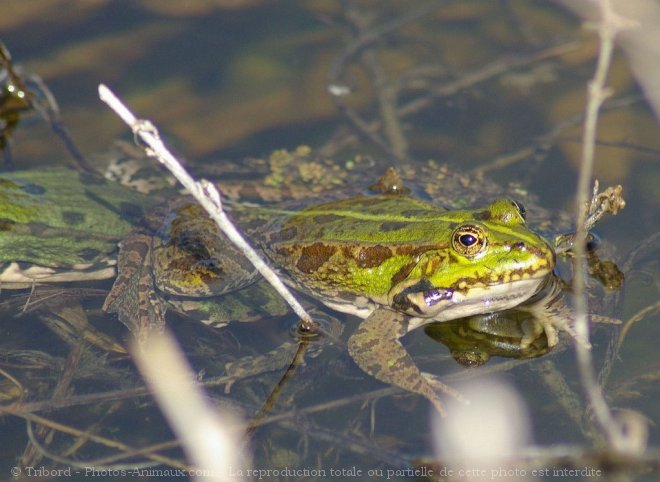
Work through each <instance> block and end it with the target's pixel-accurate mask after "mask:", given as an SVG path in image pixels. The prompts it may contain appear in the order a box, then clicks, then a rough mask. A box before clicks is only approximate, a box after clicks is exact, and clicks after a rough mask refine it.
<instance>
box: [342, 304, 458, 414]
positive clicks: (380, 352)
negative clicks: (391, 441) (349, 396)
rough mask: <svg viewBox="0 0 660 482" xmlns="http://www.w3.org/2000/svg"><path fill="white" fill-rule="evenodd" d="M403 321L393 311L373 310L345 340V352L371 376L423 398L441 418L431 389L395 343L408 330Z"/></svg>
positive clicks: (439, 408)
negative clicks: (346, 348) (346, 343)
mask: <svg viewBox="0 0 660 482" xmlns="http://www.w3.org/2000/svg"><path fill="white" fill-rule="evenodd" d="M407 318H408V317H407V316H406V315H403V314H401V313H396V312H394V311H390V310H385V309H377V310H375V311H374V312H373V313H372V314H371V315H370V316H369V317H368V318H366V319H365V320H364V321H363V322H362V323H361V324H360V326H359V327H358V329H357V330H356V331H355V333H353V335H352V336H351V337H350V338H349V339H348V353H349V354H350V355H351V358H353V360H354V361H355V363H357V365H358V366H359V367H360V368H361V369H362V370H363V371H365V372H366V373H368V374H369V375H371V376H372V377H374V378H376V379H378V380H380V381H382V382H385V383H389V384H391V385H396V386H398V387H401V388H403V389H404V390H407V391H409V392H414V393H418V394H420V395H422V396H423V397H426V398H427V399H428V400H429V401H430V402H431V403H432V404H433V406H434V407H435V408H436V409H437V410H438V412H439V413H440V414H441V415H443V416H444V415H445V414H446V412H445V408H444V405H443V404H442V402H441V401H440V398H439V397H438V394H437V393H436V391H435V389H434V387H433V386H432V385H431V383H429V381H428V380H427V378H425V377H424V376H423V375H422V373H421V372H420V371H419V368H417V365H415V362H414V361H413V359H412V358H411V357H410V354H409V353H408V352H407V351H406V349H405V348H404V347H403V345H401V342H400V341H399V338H401V337H402V336H403V335H405V334H406V333H407V331H408V330H407Z"/></svg>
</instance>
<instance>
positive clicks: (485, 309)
mask: <svg viewBox="0 0 660 482" xmlns="http://www.w3.org/2000/svg"><path fill="white" fill-rule="evenodd" d="M546 280H547V275H544V276H535V277H533V278H528V279H520V280H516V281H511V282H509V283H500V284H496V285H491V286H479V287H474V288H470V290H468V291H467V292H464V293H461V292H460V291H454V292H453V293H452V294H451V297H449V298H448V299H446V300H441V301H439V302H437V303H436V304H434V305H433V306H432V307H429V308H428V310H427V311H426V312H423V313H418V314H415V313H409V314H411V315H413V318H412V319H411V320H410V324H409V327H408V330H414V329H415V328H418V327H419V326H422V325H425V324H427V323H429V322H431V321H448V320H455V319H459V318H464V317H466V316H474V315H481V314H484V313H492V312H496V311H502V310H508V309H510V308H514V307H516V306H518V305H519V304H521V303H523V302H524V301H526V300H528V299H529V298H530V297H532V296H533V295H534V294H536V293H537V292H538V291H539V290H540V289H541V288H542V287H543V286H544V285H545V282H546ZM410 296H411V297H412V296H415V297H420V299H419V300H414V301H413V302H414V303H424V299H423V298H424V294H423V293H416V294H414V295H410Z"/></svg>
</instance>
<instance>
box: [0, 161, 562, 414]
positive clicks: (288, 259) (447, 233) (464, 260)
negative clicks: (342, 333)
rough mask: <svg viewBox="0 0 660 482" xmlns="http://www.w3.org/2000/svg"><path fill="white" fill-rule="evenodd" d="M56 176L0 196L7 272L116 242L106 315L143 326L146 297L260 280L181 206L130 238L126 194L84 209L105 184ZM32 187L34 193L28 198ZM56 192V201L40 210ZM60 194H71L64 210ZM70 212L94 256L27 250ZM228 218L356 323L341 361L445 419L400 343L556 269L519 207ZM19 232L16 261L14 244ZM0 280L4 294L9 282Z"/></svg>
mask: <svg viewBox="0 0 660 482" xmlns="http://www.w3.org/2000/svg"><path fill="white" fill-rule="evenodd" d="M56 172H58V171H53V172H50V173H48V174H47V175H43V176H42V177H38V173H21V174H19V173H16V174H13V175H12V176H7V177H6V178H5V179H4V180H3V182H2V183H0V184H2V185H1V186H0V203H1V204H3V205H4V206H5V207H6V208H7V209H3V212H5V213H9V214H11V215H12V216H13V217H10V218H8V221H7V222H6V223H5V224H6V225H7V226H9V227H10V229H5V230H3V231H2V232H0V258H1V260H2V261H5V262H10V261H21V262H22V265H21V266H22V267H26V266H31V265H40V266H48V267H50V268H52V269H61V270H70V269H74V268H76V269H77V268H79V267H81V266H84V267H86V268H85V269H86V270H89V269H90V268H89V267H90V266H93V265H95V264H96V263H98V262H99V261H100V260H102V259H108V258H112V254H113V251H114V242H116V241H117V239H120V238H124V239H123V241H122V243H121V252H120V258H119V276H118V277H117V280H116V282H115V286H114V287H113V290H112V292H111V293H110V295H109V296H108V300H106V304H105V308H106V309H108V310H109V311H118V308H117V306H118V305H119V304H118V303H116V301H117V300H121V299H122V296H126V295H125V293H126V292H128V293H129V294H130V293H134V294H135V296H133V295H131V296H133V297H136V296H137V298H138V312H137V315H136V316H138V317H152V318H153V317H158V316H162V314H163V313H164V310H161V309H159V308H154V306H155V305H154V300H156V298H157V297H156V296H155V295H154V293H153V291H155V289H153V286H156V287H157V288H158V290H159V291H160V292H162V293H166V294H168V295H169V296H170V297H175V296H177V295H184V296H186V297H188V300H189V299H190V297H208V296H213V295H216V294H222V293H227V292H230V291H234V290H238V288H241V287H242V286H244V285H247V284H249V283H250V282H252V281H253V280H254V279H255V275H254V273H253V271H252V269H251V268H250V267H249V265H247V264H246V263H244V262H243V261H242V260H241V259H240V257H239V255H238V254H236V253H235V251H234V250H233V249H234V248H232V247H231V246H230V245H229V243H228V242H227V241H226V240H224V238H223V237H222V236H220V235H219V234H218V233H217V231H216V229H215V227H214V226H212V225H210V224H209V222H208V220H206V218H205V217H204V216H203V215H202V214H201V212H200V211H199V209H200V208H198V207H197V206H194V205H192V204H191V202H190V201H188V200H185V199H184V200H179V201H176V202H175V203H173V204H172V209H170V210H169V214H165V215H164V214H163V212H162V211H161V212H160V213H158V215H157V216H153V217H152V218H151V221H148V222H147V223H146V228H144V227H143V228H140V229H137V230H133V231H132V232H131V233H130V234H129V235H128V236H127V235H126V234H127V231H128V227H129V226H130V222H129V221H128V220H126V219H125V218H124V216H122V210H121V209H116V208H113V207H112V206H115V205H117V203H126V200H127V199H130V198H128V197H127V192H126V190H123V192H124V196H123V197H122V195H121V194H119V193H117V195H116V196H114V197H113V199H110V200H104V201H103V202H90V199H91V200H92V201H95V200H96V199H97V197H98V196H101V193H100V191H103V192H104V193H105V190H106V189H108V187H107V186H108V185H109V184H106V185H105V186H103V189H99V193H98V194H97V193H95V192H92V191H91V190H90V186H89V185H80V182H79V179H77V176H78V175H77V174H73V173H71V172H68V171H62V172H67V173H68V175H66V174H61V173H60V174H57V176H56V175H55V173H56ZM32 176H35V177H34V178H32ZM55 178H57V179H56V180H53V179H55ZM51 180H52V182H51ZM67 183H68V184H71V185H67ZM31 185H38V186H40V187H39V188H38V189H36V188H34V186H33V187H32V188H30V189H28V188H27V187H29V186H31ZM26 186H27V187H26ZM118 188H119V186H116V187H113V189H118ZM3 189H4V191H3ZM51 190H52V191H53V192H54V191H56V190H57V193H56V194H57V195H55V194H53V196H52V198H51V199H48V195H49V193H50V192H51ZM32 192H38V193H39V194H38V195H36V196H35V195H34V194H31V193H32ZM64 192H68V193H73V194H75V195H72V196H71V197H68V198H67V197H64V198H62V197H61V196H63V193H64ZM103 195H105V196H108V195H106V194H103ZM110 197H112V196H110ZM115 198H116V199H115ZM61 199H64V201H62V200H61ZM55 200H57V203H56V206H57V207H53V208H52V209H53V210H54V211H52V212H51V211H50V210H49V211H46V210H45V209H44V203H49V202H53V204H52V205H53V206H55V204H54V201H55ZM71 206H77V208H76V209H78V207H81V209H82V207H83V206H84V207H85V208H84V209H85V210H84V213H83V214H84V215H82V216H80V215H79V216H77V219H76V220H77V221H78V224H77V225H76V226H74V227H75V228H76V232H80V233H85V232H88V233H89V236H88V238H89V239H90V240H93V241H94V244H93V245H91V247H90V246H87V245H85V244H84V242H83V241H84V240H83V239H82V237H76V238H75V241H76V242H75V243H72V242H71V241H67V240H66V239H63V238H66V236H59V237H57V238H56V241H54V242H53V243H50V242H48V243H47V244H48V246H49V249H48V250H47V252H46V251H44V252H43V253H41V252H39V253H35V246H42V245H44V239H43V235H42V234H41V233H43V232H50V231H49V230H51V229H52V230H57V232H58V233H59V232H60V231H62V234H64V231H65V230H66V229H65V228H66V227H67V226H66V224H64V223H63V222H64V220H65V219H64V218H65V217H64V215H63V213H64V212H65V211H66V209H67V208H68V207H71ZM125 207H126V206H124V208H125ZM102 208H103V209H102ZM113 209H114V210H115V211H116V213H115V212H114V211H113ZM125 210H126V209H124V211H125ZM70 211H72V209H69V211H66V212H70ZM81 212H83V211H81ZM14 213H15V214H14ZM42 214H45V217H43V218H40V217H39V216H40V215H42ZM38 215H39V216H38ZM231 215H232V217H233V218H234V219H235V220H236V222H237V223H238V224H239V226H241V227H242V228H243V230H244V231H245V233H246V234H247V235H248V237H249V238H250V239H251V240H252V241H253V243H254V244H256V246H257V247H259V248H260V249H261V250H262V251H263V252H264V254H265V255H266V257H268V258H269V259H270V261H271V262H272V264H273V265H275V266H276V267H278V268H279V269H280V271H281V272H282V273H283V274H284V275H285V280H286V281H287V282H288V283H289V284H290V285H292V286H293V287H294V288H296V289H299V290H301V291H304V292H306V293H308V294H309V295H311V296H313V297H315V298H317V299H318V300H319V301H321V302H322V303H324V304H326V305H327V306H329V307H331V308H333V309H336V310H339V311H343V312H347V313H352V314H355V315H357V316H359V317H361V318H364V321H363V322H362V323H361V325H360V327H359V328H358V329H357V330H356V332H355V333H354V334H353V335H352V336H351V337H350V339H349V341H348V349H349V353H350V355H351V357H352V358H353V359H354V360H355V361H356V363H357V364H358V365H359V366H360V367H361V368H362V369H363V370H364V371H365V372H367V373H368V374H370V375H372V376H374V377H375V378H377V379H379V380H382V381H384V382H387V383H391V384H394V385H397V386H400V387H402V388H404V389H406V390H409V391H412V392H415V393H419V394H421V395H423V396H425V397H426V398H428V399H429V400H430V401H431V402H432V403H433V404H434V405H435V407H436V408H437V409H438V410H440V411H443V408H442V404H441V402H440V399H439V397H438V394H437V393H436V386H434V384H432V383H431V382H430V381H429V380H428V379H427V378H426V377H425V376H423V375H422V374H421V373H420V371H419V369H418V368H417V366H416V365H415V363H414V361H413V360H412V359H411V358H410V356H409V354H408V353H407V352H406V350H405V349H404V348H403V346H402V345H401V343H400V341H399V339H400V338H401V337H402V336H404V335H405V334H406V333H407V332H409V331H410V330H412V329H415V328H417V327H419V326H423V325H425V324H428V323H431V322H434V321H446V320H450V319H456V318H461V317H465V316H472V315H478V314H482V313H489V312H495V311H500V310H505V309H509V308H512V307H514V306H517V305H519V304H520V303H522V302H524V301H525V300H527V299H529V298H530V297H531V296H533V295H534V294H535V293H536V292H537V291H538V290H539V289H540V288H541V287H542V286H543V284H544V283H545V281H546V279H547V278H548V277H549V276H550V274H551V273H552V270H553V268H554V264H555V256H554V252H553V249H552V248H551V247H550V245H549V244H548V243H547V242H546V241H545V240H544V239H543V238H541V237H540V236H539V235H538V234H536V233H534V232H533V231H531V230H530V229H529V228H527V226H526V225H525V220H524V216H523V213H522V210H521V208H520V206H518V205H517V204H516V203H514V202H511V201H509V200H497V201H495V202H493V203H492V204H490V205H489V206H487V207H485V208H483V209H477V210H461V211H446V210H443V209H441V208H439V207H437V206H434V205H432V204H430V203H427V202H424V201H421V200H418V199H415V198H412V197H407V196H402V195H392V194H381V195H373V196H361V197H354V198H349V199H344V200H339V201H332V202H328V203H324V204H319V205H316V206H312V207H309V208H307V209H304V210H302V211H299V212H289V211H285V210H279V209H267V208H255V207H246V206H240V205H236V206H233V207H232V210H231ZM67 216H68V218H76V216H73V215H72V214H68V215H67ZM163 218H164V219H165V221H164V222H163V221H162V220H163ZM147 219H149V218H147ZM191 220H192V221H191ZM110 221H111V222H110ZM100 226H104V227H105V229H106V231H108V230H109V231H112V232H105V233H102V234H103V236H102V237H103V241H104V243H103V244H99V243H98V242H97V239H96V238H97V233H98V232H99V231H100V230H101V228H100ZM44 229H46V231H44ZM16 232H18V233H21V236H22V237H21V244H22V245H23V247H24V248H23V249H17V248H16V244H17V243H15V242H12V239H13V236H14V233H16ZM31 232H33V233H34V234H32V236H33V237H32V239H31V238H30V233H31ZM92 234H93V235H92ZM99 236H100V235H99ZM60 242H61V244H60V245H58V244H57V243H60ZM26 247H29V248H26ZM56 248H58V249H56ZM72 253H73V254H74V256H73V257H72ZM92 255H93V256H92ZM183 267H185V269H184V268H183ZM191 267H192V269H191ZM5 271H6V270H5ZM136 273H137V274H136ZM4 274H5V273H4V272H3V273H2V274H0V282H3V283H7V282H8V281H7V279H6V278H3V276H4ZM72 278H74V276H72ZM131 280H133V281H131ZM151 280H153V281H151ZM3 286H7V285H6V284H3ZM131 286H132V287H131ZM131 290H133V291H131ZM248 291H249V289H248ZM253 295H254V293H253ZM123 315H124V316H129V315H130V314H126V313H124V314H123ZM121 317H122V313H121V312H120V318H121ZM122 321H124V322H126V321H125V320H123V319H122ZM548 338H549V340H550V337H548ZM549 343H551V342H550V341H549Z"/></svg>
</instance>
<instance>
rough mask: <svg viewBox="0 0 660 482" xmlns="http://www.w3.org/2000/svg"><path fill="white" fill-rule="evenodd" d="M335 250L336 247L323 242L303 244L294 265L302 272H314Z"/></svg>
mask: <svg viewBox="0 0 660 482" xmlns="http://www.w3.org/2000/svg"><path fill="white" fill-rule="evenodd" d="M336 252H337V248H336V247H335V246H328V245H327V244H323V243H314V244H311V245H309V246H305V247H304V248H302V252H301V253H300V259H298V262H297V263H296V267H297V268H298V269H299V270H300V271H301V272H303V273H314V272H315V271H317V270H318V269H319V268H320V267H321V266H323V265H324V264H325V263H326V262H327V261H328V260H329V259H330V258H331V257H332V255H333V254H335V253H336Z"/></svg>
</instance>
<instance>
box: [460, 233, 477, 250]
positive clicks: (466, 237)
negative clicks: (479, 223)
mask: <svg viewBox="0 0 660 482" xmlns="http://www.w3.org/2000/svg"><path fill="white" fill-rule="evenodd" d="M458 240H459V241H460V242H461V244H462V245H463V246H466V247H468V248H469V247H470V246H472V245H473V244H474V243H476V242H477V238H476V237H474V235H472V234H461V236H460V237H459V238H458Z"/></svg>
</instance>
